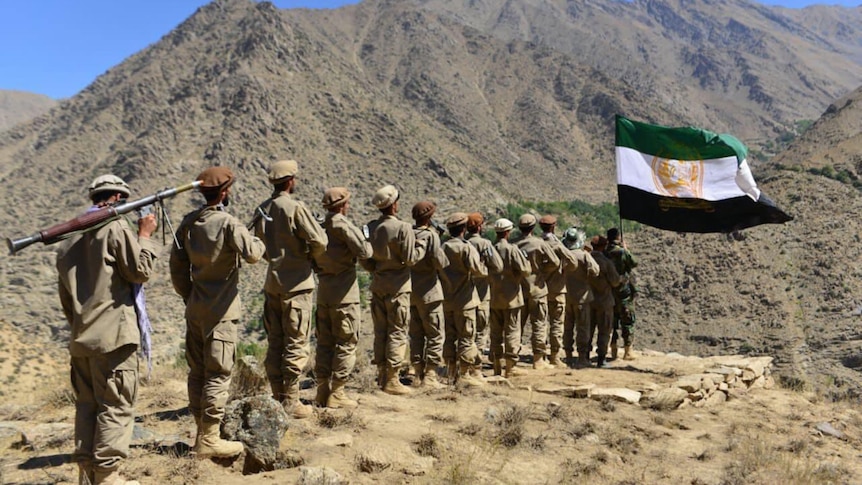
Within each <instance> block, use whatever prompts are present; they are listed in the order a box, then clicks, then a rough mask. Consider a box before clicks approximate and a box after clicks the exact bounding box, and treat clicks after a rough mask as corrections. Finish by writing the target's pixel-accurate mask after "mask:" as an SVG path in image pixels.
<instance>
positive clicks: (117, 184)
mask: <svg viewBox="0 0 862 485" xmlns="http://www.w3.org/2000/svg"><path fill="white" fill-rule="evenodd" d="M87 192H88V193H89V195H90V198H91V199H92V198H93V196H94V195H96V194H99V193H102V192H120V193H121V194H123V195H125V196H126V197H129V196H130V195H132V191H131V190H130V189H129V184H127V183H126V182H125V181H123V179H121V178H120V177H117V176H116V175H111V174H106V175H99V176H98V177H96V178H95V179H93V181H92V182H90V185H89V186H88V187H87Z"/></svg>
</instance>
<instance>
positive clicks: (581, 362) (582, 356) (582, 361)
mask: <svg viewBox="0 0 862 485" xmlns="http://www.w3.org/2000/svg"><path fill="white" fill-rule="evenodd" d="M575 367H577V368H578V369H585V368H587V367H590V354H588V353H586V352H580V353H578V362H577V363H576V364H575Z"/></svg>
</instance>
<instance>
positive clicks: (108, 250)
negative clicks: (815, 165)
mask: <svg viewBox="0 0 862 485" xmlns="http://www.w3.org/2000/svg"><path fill="white" fill-rule="evenodd" d="M130 193H131V191H130V190H129V186H128V185H127V184H126V183H125V182H124V181H123V180H122V179H121V178H119V177H117V176H115V175H102V176H100V177H97V178H96V179H95V180H94V181H93V182H92V183H91V184H90V186H89V196H90V200H91V201H92V202H93V206H92V207H91V208H90V210H91V211H95V210H99V209H101V208H103V207H107V206H110V205H114V204H117V203H118V202H119V201H120V200H121V199H125V198H128V196H129V195H130ZM155 229H156V218H155V215H152V214H151V215H148V216H146V217H144V218H142V219H140V220H139V221H138V230H137V232H133V231H132V229H131V227H130V225H129V223H128V222H127V221H126V220H124V219H123V218H122V217H116V218H113V219H109V220H108V221H106V222H104V223H103V224H102V225H100V226H96V227H94V228H92V229H89V230H87V231H83V232H80V233H76V234H74V235H73V236H71V237H69V239H67V240H66V241H64V242H63V243H62V244H61V245H60V248H59V250H58V251H57V271H58V273H59V285H58V286H59V292H60V303H61V305H62V307H63V314H64V315H65V317H66V321H67V322H68V323H69V327H70V330H71V335H70V338H69V354H70V356H71V368H72V373H71V376H72V388H73V389H74V391H75V451H74V453H73V455H72V461H74V462H77V464H78V481H79V483H82V484H90V483H110V484H126V485H137V484H138V482H136V481H126V479H125V478H124V477H122V476H121V475H120V472H119V467H120V465H121V464H122V462H123V460H125V459H126V458H128V456H129V442H130V441H131V437H132V427H133V426H134V406H135V400H136V397H137V390H138V356H137V354H136V351H137V350H138V345H139V343H140V341H141V331H140V329H139V322H138V319H139V318H140V315H141V313H138V318H136V317H135V314H136V312H140V309H139V308H138V306H137V302H136V297H137V296H138V295H139V294H140V291H141V288H142V287H141V285H142V284H143V283H145V282H147V280H149V279H150V277H151V276H152V275H153V272H154V271H153V269H154V265H155V260H156V257H157V254H158V247H157V246H156V244H155V243H153V242H152V241H151V240H150V235H151V234H152V233H153V231H154V230H155Z"/></svg>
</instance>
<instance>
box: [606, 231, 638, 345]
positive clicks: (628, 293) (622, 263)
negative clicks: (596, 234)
mask: <svg viewBox="0 0 862 485" xmlns="http://www.w3.org/2000/svg"><path fill="white" fill-rule="evenodd" d="M607 236H608V247H607V249H606V250H605V254H606V255H607V256H608V259H610V260H611V261H612V262H613V263H614V267H615V268H616V270H617V272H618V273H619V274H620V275H621V276H625V277H626V279H627V282H626V283H624V284H622V285H620V286H619V287H618V288H616V289H614V323H613V328H614V330H613V337H612V338H611V357H612V358H614V359H616V358H617V352H618V346H617V345H618V344H617V341H618V340H619V335H618V332H619V329H620V327H622V331H623V344H624V345H625V353H624V354H623V359H624V360H633V359H634V358H635V355H634V352H632V343H633V342H634V329H635V296H637V288H636V287H635V285H634V281H633V278H632V270H633V269H635V267H636V266H637V265H638V262H637V260H635V257H634V256H633V255H632V253H631V252H630V251H629V250H628V249H626V244H625V241H622V240H621V235H620V230H619V229H617V228H616V227H612V228H610V229H608V232H607Z"/></svg>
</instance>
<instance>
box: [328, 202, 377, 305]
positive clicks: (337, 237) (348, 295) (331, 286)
mask: <svg viewBox="0 0 862 485" xmlns="http://www.w3.org/2000/svg"><path fill="white" fill-rule="evenodd" d="M323 228H324V230H325V231H326V236H327V238H328V239H329V244H327V246H326V251H325V252H324V253H323V254H322V255H321V256H320V257H319V258H317V264H318V266H319V268H320V272H319V273H318V274H317V277H318V280H319V285H318V288H317V303H318V304H326V305H339V304H345V303H359V285H358V284H357V283H356V260H357V259H368V258H370V257H371V254H372V249H371V243H369V242H368V241H366V240H365V236H363V235H362V231H360V230H359V228H358V227H356V226H354V225H353V224H352V223H351V222H350V221H349V220H348V219H347V218H346V217H344V215H343V214H341V213H338V212H329V213H327V214H326V220H325V221H324V222H323Z"/></svg>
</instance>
